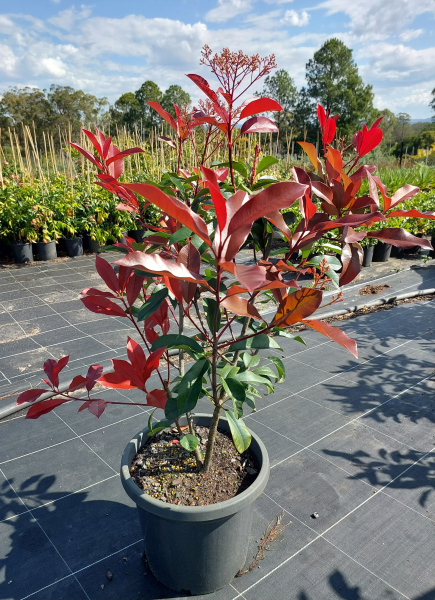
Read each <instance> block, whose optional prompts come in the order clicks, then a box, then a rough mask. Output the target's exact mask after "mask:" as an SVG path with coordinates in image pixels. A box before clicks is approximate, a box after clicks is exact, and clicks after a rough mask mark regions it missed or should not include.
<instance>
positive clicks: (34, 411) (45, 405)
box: [25, 398, 69, 419]
mask: <svg viewBox="0 0 435 600" xmlns="http://www.w3.org/2000/svg"><path fill="white" fill-rule="evenodd" d="M65 402H69V400H68V398H53V399H52V400H44V401H43V402H38V404H34V405H33V406H31V407H30V408H29V410H28V411H27V413H26V417H25V418H26V419H39V417H41V416H42V415H46V414H47V413H49V412H51V411H52V410H54V409H55V408H57V407H58V406H60V405H61V404H65Z"/></svg>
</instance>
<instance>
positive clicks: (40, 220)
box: [32, 202, 60, 261]
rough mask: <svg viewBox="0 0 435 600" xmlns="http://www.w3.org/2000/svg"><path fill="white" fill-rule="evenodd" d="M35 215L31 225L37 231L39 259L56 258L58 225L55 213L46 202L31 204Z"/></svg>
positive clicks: (58, 235)
mask: <svg viewBox="0 0 435 600" xmlns="http://www.w3.org/2000/svg"><path fill="white" fill-rule="evenodd" d="M33 209H34V210H35V217H34V218H33V219H32V225H33V226H34V228H35V231H36V233H37V242H36V249H37V252H38V254H39V258H40V260H43V261H46V260H54V259H55V258H57V250H56V241H57V240H58V239H59V238H60V232H59V225H58V223H57V221H56V219H55V216H54V215H55V213H54V211H53V209H52V207H51V206H49V205H47V203H46V202H40V203H38V204H35V205H34V206H33Z"/></svg>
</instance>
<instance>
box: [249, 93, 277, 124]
mask: <svg viewBox="0 0 435 600" xmlns="http://www.w3.org/2000/svg"><path fill="white" fill-rule="evenodd" d="M269 110H278V111H279V110H282V106H281V105H280V104H278V102H277V101H276V100H272V99H271V98H258V99H257V100H253V101H252V102H250V103H249V104H247V105H246V106H245V108H244V109H243V110H242V112H241V114H240V119H245V118H246V117H250V116H252V115H257V114H258V113H261V112H266V111H269Z"/></svg>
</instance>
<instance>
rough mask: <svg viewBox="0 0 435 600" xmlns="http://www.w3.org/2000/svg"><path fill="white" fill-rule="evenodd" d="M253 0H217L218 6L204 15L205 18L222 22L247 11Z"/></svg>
mask: <svg viewBox="0 0 435 600" xmlns="http://www.w3.org/2000/svg"><path fill="white" fill-rule="evenodd" d="M252 1H253V0H218V6H216V8H212V9H211V10H209V11H208V13H207V14H206V15H205V20H206V21H210V22H213V23H224V22H225V21H228V20H229V19H232V18H233V17H236V16H237V15H240V14H242V13H245V12H248V11H250V10H251V8H252Z"/></svg>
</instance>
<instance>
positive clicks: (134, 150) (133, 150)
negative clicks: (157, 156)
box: [106, 148, 145, 166]
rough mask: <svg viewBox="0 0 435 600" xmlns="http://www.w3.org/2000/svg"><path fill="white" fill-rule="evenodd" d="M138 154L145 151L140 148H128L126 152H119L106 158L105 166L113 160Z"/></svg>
mask: <svg viewBox="0 0 435 600" xmlns="http://www.w3.org/2000/svg"><path fill="white" fill-rule="evenodd" d="M139 152H145V150H142V148H128V149H127V150H122V151H121V152H118V154H115V155H113V156H111V157H110V158H108V159H107V160H106V165H107V166H109V165H110V164H111V163H113V162H114V161H115V160H119V159H120V158H124V156H130V154H138V153H139Z"/></svg>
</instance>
